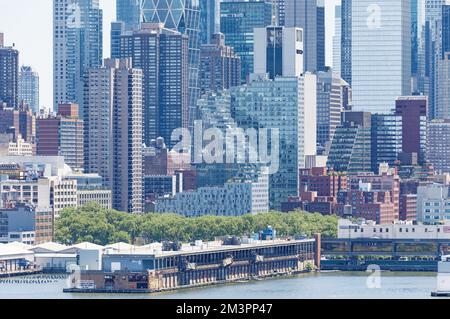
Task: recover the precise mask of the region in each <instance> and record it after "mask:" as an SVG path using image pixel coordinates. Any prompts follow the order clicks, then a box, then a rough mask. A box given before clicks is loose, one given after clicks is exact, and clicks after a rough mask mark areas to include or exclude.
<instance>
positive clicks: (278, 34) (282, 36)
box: [254, 26, 304, 80]
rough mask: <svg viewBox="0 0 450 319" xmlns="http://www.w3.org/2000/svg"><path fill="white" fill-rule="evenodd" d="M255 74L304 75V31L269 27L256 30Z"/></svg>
mask: <svg viewBox="0 0 450 319" xmlns="http://www.w3.org/2000/svg"><path fill="white" fill-rule="evenodd" d="M254 43H255V44H254V48H255V53H254V73H255V74H266V73H268V74H269V78H270V79H272V80H273V79H274V78H275V77H277V76H301V75H302V74H303V70H304V68H303V56H304V51H303V45H304V43H303V30H302V29H300V28H287V27H277V26H268V27H265V28H255V29H254Z"/></svg>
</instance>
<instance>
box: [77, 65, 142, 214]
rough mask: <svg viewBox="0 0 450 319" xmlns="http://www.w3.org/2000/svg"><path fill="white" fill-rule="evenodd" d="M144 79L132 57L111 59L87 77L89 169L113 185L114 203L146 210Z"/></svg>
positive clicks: (118, 206) (127, 208) (117, 206)
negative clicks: (143, 120) (144, 191)
mask: <svg viewBox="0 0 450 319" xmlns="http://www.w3.org/2000/svg"><path fill="white" fill-rule="evenodd" d="M142 80H143V74H142V70H140V69H133V68H131V61H130V59H121V60H119V59H106V60H105V63H104V66H103V67H101V68H95V69H94V68H93V69H89V70H88V72H87V74H86V81H85V94H84V98H85V103H84V104H85V115H86V116H85V119H86V123H85V125H86V131H85V139H86V143H85V153H86V156H85V161H86V169H85V170H86V172H88V173H99V174H100V175H101V176H102V177H103V178H104V180H105V183H106V185H108V186H109V187H110V188H111V189H112V193H113V196H112V198H113V208H115V209H118V210H122V211H128V212H130V213H142V211H143V208H142V205H143V197H142V196H143V195H142V194H143V193H142V189H143V185H142V109H143V105H142Z"/></svg>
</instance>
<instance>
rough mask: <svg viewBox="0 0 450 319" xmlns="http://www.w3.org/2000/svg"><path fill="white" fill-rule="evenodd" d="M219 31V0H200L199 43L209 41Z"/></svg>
mask: <svg viewBox="0 0 450 319" xmlns="http://www.w3.org/2000/svg"><path fill="white" fill-rule="evenodd" d="M218 32H220V0H200V43H201V44H208V43H211V37H212V36H213V34H216V33H218Z"/></svg>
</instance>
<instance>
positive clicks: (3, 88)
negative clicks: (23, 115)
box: [0, 40, 19, 107]
mask: <svg viewBox="0 0 450 319" xmlns="http://www.w3.org/2000/svg"><path fill="white" fill-rule="evenodd" d="M0 44H1V45H0V102H4V103H6V104H8V106H9V107H17V106H18V105H19V51H18V50H16V49H15V47H14V46H12V47H5V46H4V45H3V40H2V43H0Z"/></svg>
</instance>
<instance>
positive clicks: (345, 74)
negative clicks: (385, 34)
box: [341, 0, 353, 85]
mask: <svg viewBox="0 0 450 319" xmlns="http://www.w3.org/2000/svg"><path fill="white" fill-rule="evenodd" d="M352 1H353V0H341V78H343V79H344V81H345V82H347V83H348V84H350V85H352Z"/></svg>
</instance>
